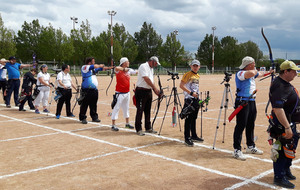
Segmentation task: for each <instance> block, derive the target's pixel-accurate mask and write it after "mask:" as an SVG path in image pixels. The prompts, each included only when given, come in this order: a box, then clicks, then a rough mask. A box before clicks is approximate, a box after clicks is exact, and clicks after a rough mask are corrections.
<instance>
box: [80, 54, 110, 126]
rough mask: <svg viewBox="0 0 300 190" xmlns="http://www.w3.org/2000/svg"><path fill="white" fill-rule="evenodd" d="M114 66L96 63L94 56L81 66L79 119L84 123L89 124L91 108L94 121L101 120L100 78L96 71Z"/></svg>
mask: <svg viewBox="0 0 300 190" xmlns="http://www.w3.org/2000/svg"><path fill="white" fill-rule="evenodd" d="M112 68H113V67H105V66H104V65H103V64H100V65H98V64H95V59H94V58H93V57H88V58H86V60H85V64H84V65H83V66H82V67H81V74H82V84H81V97H82V103H80V104H81V105H80V112H79V120H80V121H81V123H82V124H87V123H88V122H87V120H86V118H87V116H86V112H87V109H88V107H89V108H90V116H91V118H92V121H93V122H100V120H99V118H98V114H97V101H98V80H97V76H96V73H97V72H99V71H102V70H107V69H112Z"/></svg>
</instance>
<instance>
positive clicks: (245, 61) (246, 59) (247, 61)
mask: <svg viewBox="0 0 300 190" xmlns="http://www.w3.org/2000/svg"><path fill="white" fill-rule="evenodd" d="M251 63H255V60H254V59H253V58H252V57H249V56H246V57H244V58H243V60H242V64H241V66H240V67H239V68H240V69H243V68H245V67H246V66H247V65H249V64H251Z"/></svg>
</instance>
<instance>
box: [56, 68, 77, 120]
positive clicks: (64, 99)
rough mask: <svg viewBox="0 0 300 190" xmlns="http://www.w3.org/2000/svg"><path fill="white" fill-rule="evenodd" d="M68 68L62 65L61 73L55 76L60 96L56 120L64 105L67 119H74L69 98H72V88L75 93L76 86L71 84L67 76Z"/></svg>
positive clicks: (68, 75)
mask: <svg viewBox="0 0 300 190" xmlns="http://www.w3.org/2000/svg"><path fill="white" fill-rule="evenodd" d="M69 72H70V66H69V65H62V67H61V72H59V73H58V74H57V77H56V80H57V82H58V84H57V90H58V91H59V93H60V94H61V95H62V96H61V97H60V98H59V99H58V103H57V106H56V114H55V115H56V119H59V118H60V115H61V110H62V107H63V104H64V103H65V104H66V114H67V117H75V115H74V114H73V113H72V112H71V98H72V87H73V89H74V90H76V91H77V89H76V86H75V85H74V84H73V83H72V78H71V76H70V74H69Z"/></svg>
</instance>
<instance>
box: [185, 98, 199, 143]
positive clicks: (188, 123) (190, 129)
mask: <svg viewBox="0 0 300 190" xmlns="http://www.w3.org/2000/svg"><path fill="white" fill-rule="evenodd" d="M187 106H193V107H194V108H195V111H194V112H193V113H191V114H190V115H188V116H187V118H186V119H185V121H184V138H185V140H186V139H188V138H189V137H191V136H192V137H198V136H197V132H196V119H197V117H198V112H199V108H200V106H199V100H197V99H195V98H193V99H192V98H186V99H184V106H183V108H182V109H184V108H186V107H187Z"/></svg>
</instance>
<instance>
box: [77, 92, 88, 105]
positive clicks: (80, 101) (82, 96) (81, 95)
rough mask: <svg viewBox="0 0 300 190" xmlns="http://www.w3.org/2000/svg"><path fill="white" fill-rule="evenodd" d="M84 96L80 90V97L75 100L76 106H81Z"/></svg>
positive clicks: (84, 93)
mask: <svg viewBox="0 0 300 190" xmlns="http://www.w3.org/2000/svg"><path fill="white" fill-rule="evenodd" d="M85 96H86V92H83V91H82V90H80V96H79V98H77V102H78V105H81V104H82V102H83V100H84V98H85Z"/></svg>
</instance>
